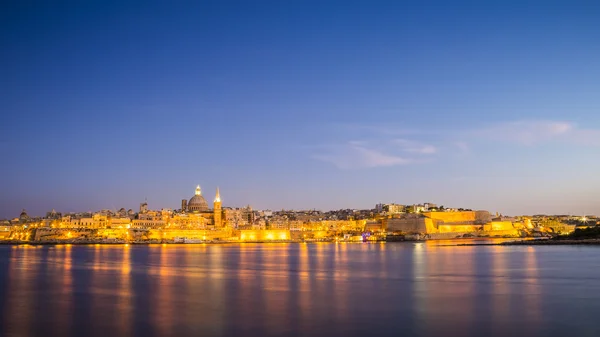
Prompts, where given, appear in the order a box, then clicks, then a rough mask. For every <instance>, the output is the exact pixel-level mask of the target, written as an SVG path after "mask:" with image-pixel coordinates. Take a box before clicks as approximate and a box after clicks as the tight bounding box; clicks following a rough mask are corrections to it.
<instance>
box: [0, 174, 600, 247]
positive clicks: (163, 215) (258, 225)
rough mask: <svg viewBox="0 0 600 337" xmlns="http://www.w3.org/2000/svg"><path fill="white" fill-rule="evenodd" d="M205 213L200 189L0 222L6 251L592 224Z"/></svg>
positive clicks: (491, 232)
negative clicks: (159, 201)
mask: <svg viewBox="0 0 600 337" xmlns="http://www.w3.org/2000/svg"><path fill="white" fill-rule="evenodd" d="M212 205H213V207H212V208H210V207H209V204H208V202H207V201H206V199H205V197H204V195H203V192H202V189H201V187H200V185H197V186H196V189H195V191H194V194H193V196H192V197H191V198H190V199H189V200H188V199H182V200H181V208H180V209H175V210H173V209H166V208H163V209H160V210H152V209H150V208H149V205H148V203H147V202H143V203H141V204H140V207H139V209H138V210H136V211H134V210H132V209H129V210H125V209H124V208H121V209H119V210H115V211H111V210H102V211H98V212H94V213H73V214H71V213H69V214H62V213H60V212H57V211H56V210H54V209H53V210H52V211H49V212H47V213H46V215H45V216H42V217H31V216H29V215H28V214H27V212H26V210H23V211H22V212H21V214H20V215H19V217H18V218H14V219H12V220H4V221H3V222H2V224H1V225H2V226H1V227H0V238H1V239H2V240H3V241H4V242H7V243H10V242H13V243H88V244H89V243H235V242H340V241H341V242H364V241H387V240H390V241H398V240H401V241H403V240H409V241H414V240H436V239H437V240H441V239H460V238H534V237H551V236H556V235H566V234H570V233H572V232H574V231H575V229H576V228H589V227H595V226H596V225H598V224H599V219H597V218H595V217H592V216H518V217H507V216H502V215H500V214H495V215H493V214H491V213H490V212H488V211H483V210H477V211H473V210H470V209H463V208H447V207H444V206H442V205H440V206H438V205H436V204H433V203H421V204H414V205H399V204H393V203H391V204H377V205H375V207H374V208H373V209H367V210H352V209H344V210H337V211H328V212H322V211H317V210H308V211H294V210H281V211H271V210H254V209H252V207H251V206H247V207H243V208H232V207H223V206H222V201H221V194H220V191H219V189H218V188H217V190H216V193H215V197H214V201H213V204H212Z"/></svg>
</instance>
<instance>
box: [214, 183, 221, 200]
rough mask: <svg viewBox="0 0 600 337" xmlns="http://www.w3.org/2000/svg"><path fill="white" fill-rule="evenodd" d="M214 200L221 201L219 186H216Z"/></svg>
mask: <svg viewBox="0 0 600 337" xmlns="http://www.w3.org/2000/svg"><path fill="white" fill-rule="evenodd" d="M215 202H221V194H219V188H218V187H217V195H216V196H215Z"/></svg>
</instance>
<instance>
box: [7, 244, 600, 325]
mask: <svg viewBox="0 0 600 337" xmlns="http://www.w3.org/2000/svg"><path fill="white" fill-rule="evenodd" d="M552 248H553V247H496V246H491V247H490V246H482V247H456V246H448V245H440V244H439V243H438V244H432V243H405V244H393V243H387V244H380V243H374V244H349V243H337V244H273V245H257V244H240V245H215V246H207V245H200V244H199V245H169V246H165V245H153V246H125V245H115V246H69V245H64V246H55V247H39V248H34V247H28V246H13V247H9V246H4V247H0V257H1V258H2V260H0V261H4V262H3V264H1V265H0V266H1V269H0V270H1V272H2V274H0V285H3V287H2V288H1V289H0V301H1V305H2V311H3V317H2V321H0V322H1V323H2V324H1V327H0V335H2V336H36V335H48V329H51V330H52V332H53V333H54V334H55V335H57V336H79V335H86V336H105V335H107V334H109V335H110V334H112V335H115V336H129V335H133V334H139V335H144V336H169V335H177V336H197V335H203V336H240V335H257V336H275V335H294V336H315V335H328V336H334V335H345V336H363V335H377V336H385V335H398V334H402V333H407V334H409V335H414V336H434V335H464V336H479V335H486V336H504V335H515V336H518V335H524V334H526V335H529V336H548V335H549V336H551V335H552V333H553V329H552V328H548V327H552V325H553V324H558V325H557V327H558V328H559V329H558V330H557V331H563V332H564V331H565V329H566V328H567V327H566V326H565V324H566V323H565V321H564V320H563V321H560V320H556V319H554V317H556V313H557V312H565V311H566V312H569V311H568V310H569V306H570V305H571V303H572V297H568V296H567V295H570V296H572V295H573V294H574V292H573V289H577V290H580V291H582V292H583V293H582V294H585V297H582V298H584V299H585V300H584V299H582V298H579V299H578V302H577V309H578V310H579V312H584V313H586V312H590V313H593V312H597V311H598V310H600V305H599V304H598V303H600V295H598V294H600V286H599V282H597V281H598V280H599V279H600V269H599V268H592V267H594V266H596V265H595V263H596V262H595V261H596V259H594V258H593V255H590V253H589V252H590V250H585V249H571V250H567V251H565V252H564V253H565V254H571V255H564V256H568V258H563V259H553V260H548V259H547V258H546V257H547V256H548V254H544V253H542V252H540V250H545V249H552ZM551 256H553V255H551ZM590 256H592V257H590ZM574 262H577V263H584V264H585V263H587V264H589V267H590V268H587V269H586V274H585V277H582V278H577V279H574V278H573V277H570V276H568V275H564V278H560V277H559V278H557V276H556V275H554V274H552V275H549V273H548V272H544V270H546V271H548V270H551V271H552V272H553V273H560V270H561V268H567V267H568V266H569V265H571V264H572V263H574ZM596 267H597V266H596ZM549 268H551V269H549ZM581 268H586V267H585V266H582V267H581ZM570 272H572V269H571V271H570ZM567 277H568V278H567ZM562 280H566V281H562ZM560 282H564V283H560ZM561 284H562V285H563V286H564V287H563V288H559V287H560V286H561ZM561 289H568V291H566V290H562V291H561ZM571 309H572V308H571ZM577 317H578V316H572V319H577ZM559 322H562V323H559ZM590 322H591V323H590ZM593 322H594V321H593V320H590V321H588V320H586V319H585V316H584V315H582V319H581V321H576V322H573V323H572V325H569V326H568V328H569V329H571V330H573V329H575V330H576V329H577V327H578V326H583V327H585V332H586V334H587V335H597V334H596V332H599V331H598V327H597V326H596V325H595V324H594V323H593ZM561 324H562V325H561ZM568 324H571V322H569V323H568ZM586 324H587V325H586ZM590 324H591V325H590ZM543 327H546V328H543ZM560 328H562V329H563V330H560ZM575 330H573V331H575ZM584 335H585V334H584Z"/></svg>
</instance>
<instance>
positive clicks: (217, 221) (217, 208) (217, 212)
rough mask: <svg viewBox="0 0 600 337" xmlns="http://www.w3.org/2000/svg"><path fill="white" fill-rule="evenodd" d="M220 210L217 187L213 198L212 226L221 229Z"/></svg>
mask: <svg viewBox="0 0 600 337" xmlns="http://www.w3.org/2000/svg"><path fill="white" fill-rule="evenodd" d="M222 212H223V211H222V209H221V195H220V194H219V188H218V187H217V195H216V196H215V201H214V219H215V221H214V224H215V227H216V228H219V227H221V225H222V220H221V214H222Z"/></svg>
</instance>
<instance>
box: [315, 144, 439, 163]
mask: <svg viewBox="0 0 600 337" xmlns="http://www.w3.org/2000/svg"><path fill="white" fill-rule="evenodd" d="M436 152H437V149H436V148H435V147H434V146H433V145H430V144H423V143H420V142H416V141H411V140H406V139H378V140H369V141H366V140H362V141H356V140H354V141H348V142H346V143H343V144H337V145H328V146H322V147H321V148H320V153H318V154H315V155H314V156H313V158H314V159H317V160H321V161H324V162H328V163H331V164H333V165H335V166H336V167H338V168H340V169H358V168H374V167H389V166H397V165H409V164H416V163H421V162H424V161H425V160H426V158H424V156H426V155H431V154H434V153H436Z"/></svg>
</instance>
